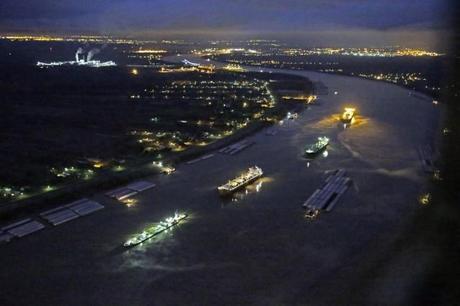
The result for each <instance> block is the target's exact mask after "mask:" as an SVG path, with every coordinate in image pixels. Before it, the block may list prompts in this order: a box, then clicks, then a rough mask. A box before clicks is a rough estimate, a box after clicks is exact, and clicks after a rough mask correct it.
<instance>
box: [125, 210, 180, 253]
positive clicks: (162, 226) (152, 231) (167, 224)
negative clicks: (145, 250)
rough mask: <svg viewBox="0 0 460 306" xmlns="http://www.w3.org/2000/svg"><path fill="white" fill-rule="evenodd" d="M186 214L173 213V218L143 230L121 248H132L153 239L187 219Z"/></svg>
mask: <svg viewBox="0 0 460 306" xmlns="http://www.w3.org/2000/svg"><path fill="white" fill-rule="evenodd" d="M187 216H188V215H187V214H179V213H177V212H176V213H175V214H174V216H172V217H169V218H166V219H165V220H164V221H161V222H160V223H159V224H157V225H154V226H151V227H149V228H147V229H146V230H144V231H143V232H142V233H140V234H139V235H136V236H134V237H133V238H131V239H129V240H128V241H126V242H125V243H124V244H123V246H124V247H127V248H128V247H133V246H136V245H138V244H141V243H142V242H144V241H146V240H148V239H151V238H153V237H154V236H156V235H158V234H160V233H162V232H164V231H166V230H168V229H170V228H171V227H173V226H176V225H177V224H179V223H180V222H181V221H182V220H184V219H185V218H187Z"/></svg>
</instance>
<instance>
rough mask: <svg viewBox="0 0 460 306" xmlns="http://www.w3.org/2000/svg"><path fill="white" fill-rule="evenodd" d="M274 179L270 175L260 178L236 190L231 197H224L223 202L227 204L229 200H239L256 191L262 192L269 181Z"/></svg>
mask: <svg viewBox="0 0 460 306" xmlns="http://www.w3.org/2000/svg"><path fill="white" fill-rule="evenodd" d="M272 181H273V179H272V178H270V177H262V178H259V179H258V180H256V181H254V182H253V183H252V184H249V185H247V186H245V187H244V188H242V189H241V190H239V191H236V192H234V193H233V194H232V196H231V197H229V198H223V199H222V202H223V204H226V203H228V202H239V201H241V200H243V199H245V198H246V197H248V196H249V195H251V194H256V193H259V192H261V191H262V190H263V189H264V186H266V184H267V183H269V182H272Z"/></svg>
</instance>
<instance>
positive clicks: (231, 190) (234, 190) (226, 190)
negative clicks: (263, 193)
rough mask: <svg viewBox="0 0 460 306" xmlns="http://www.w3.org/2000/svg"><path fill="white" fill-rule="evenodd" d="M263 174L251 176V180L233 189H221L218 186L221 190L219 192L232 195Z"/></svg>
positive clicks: (222, 194)
mask: <svg viewBox="0 0 460 306" xmlns="http://www.w3.org/2000/svg"><path fill="white" fill-rule="evenodd" d="M262 175H263V174H260V175H258V176H255V177H253V178H251V179H250V180H248V181H246V182H244V183H243V184H241V185H239V186H236V187H235V188H233V189H219V188H218V191H219V194H220V195H221V196H230V195H232V194H233V193H234V192H236V191H238V190H241V189H242V188H244V187H246V186H247V185H249V184H251V183H253V182H255V181H257V180H258V179H259V178H260V177H262Z"/></svg>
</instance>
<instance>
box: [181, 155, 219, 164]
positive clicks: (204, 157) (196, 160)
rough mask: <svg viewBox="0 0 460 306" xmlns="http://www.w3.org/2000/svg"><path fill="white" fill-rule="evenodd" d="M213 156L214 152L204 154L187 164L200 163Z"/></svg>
mask: <svg viewBox="0 0 460 306" xmlns="http://www.w3.org/2000/svg"><path fill="white" fill-rule="evenodd" d="M212 157H214V154H208V155H205V156H202V157H199V158H195V159H192V160H190V161H188V162H187V165H193V164H195V163H198V162H200V161H203V160H206V159H210V158H212Z"/></svg>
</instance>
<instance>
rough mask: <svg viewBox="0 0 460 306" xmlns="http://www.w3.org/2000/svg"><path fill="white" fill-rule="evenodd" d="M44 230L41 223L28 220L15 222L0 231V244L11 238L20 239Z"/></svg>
mask: <svg viewBox="0 0 460 306" xmlns="http://www.w3.org/2000/svg"><path fill="white" fill-rule="evenodd" d="M43 228H45V225H43V224H42V223H40V222H38V221H36V220H32V219H30V218H27V219H23V220H20V221H16V222H14V223H12V224H9V225H7V226H4V227H2V228H1V229H0V242H2V243H5V242H9V241H10V240H11V239H13V238H22V237H24V236H27V235H29V234H32V233H35V232H38V231H39V230H42V229H43Z"/></svg>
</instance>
